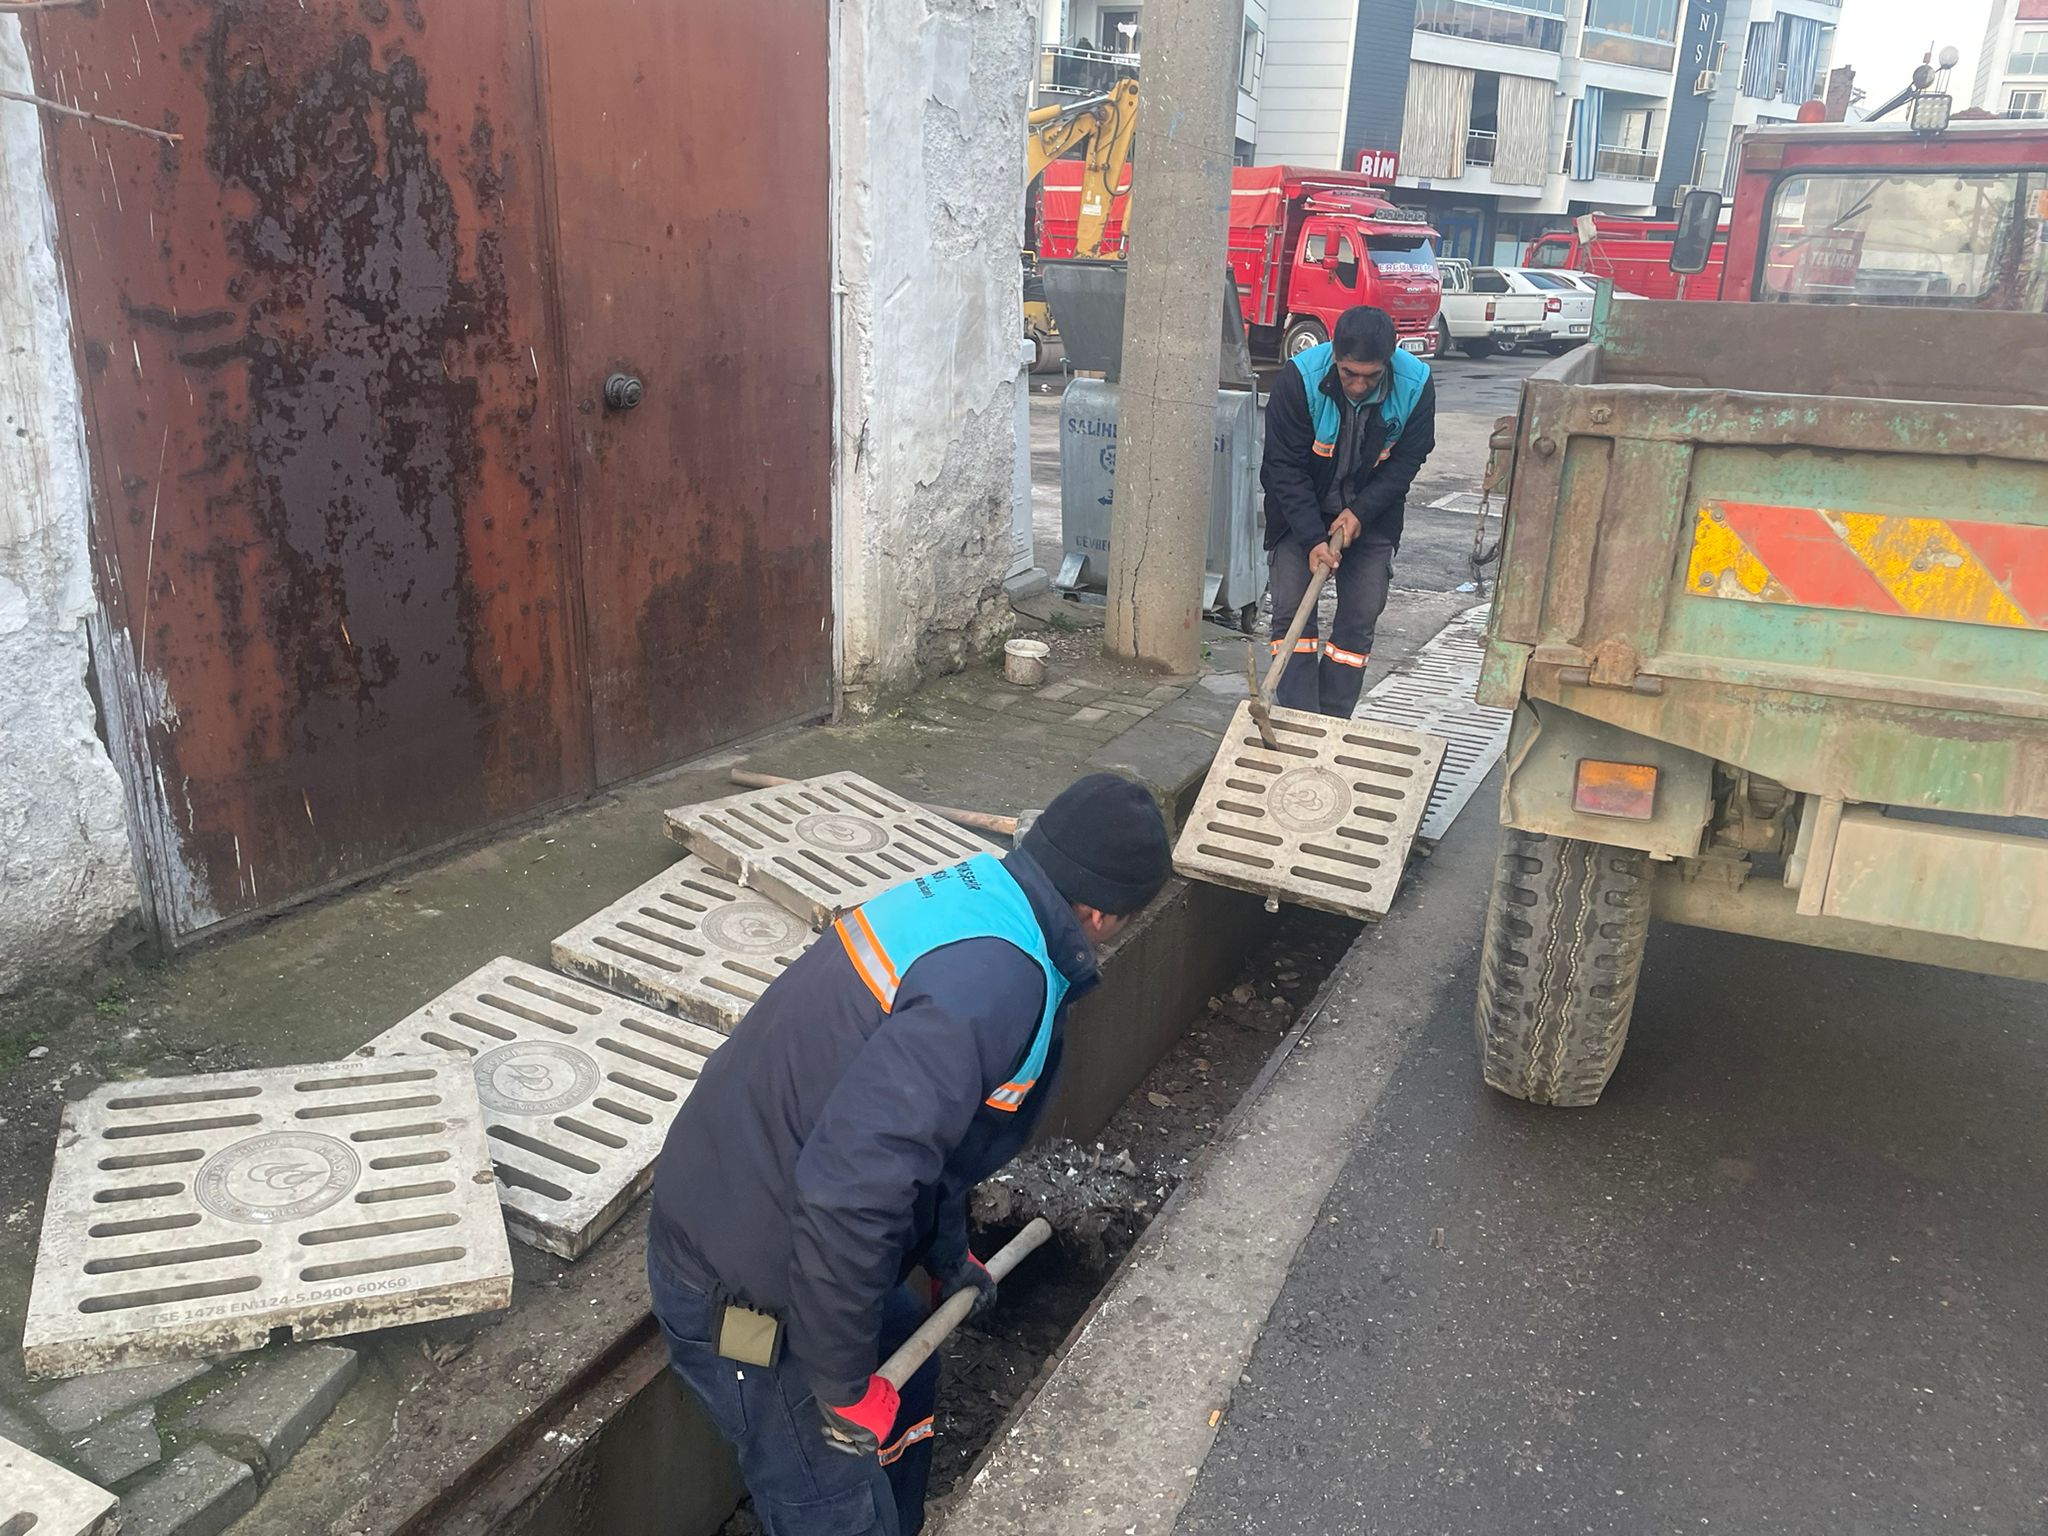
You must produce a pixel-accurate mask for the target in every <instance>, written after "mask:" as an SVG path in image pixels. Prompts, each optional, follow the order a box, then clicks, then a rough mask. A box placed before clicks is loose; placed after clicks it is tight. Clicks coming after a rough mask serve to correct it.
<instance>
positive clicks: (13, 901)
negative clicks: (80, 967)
mask: <svg viewBox="0 0 2048 1536" xmlns="http://www.w3.org/2000/svg"><path fill="white" fill-rule="evenodd" d="M0 86H4V87H6V88H7V89H10V90H18V91H25V90H29V89H30V88H31V85H30V80H29V72H28V62H27V58H26V55H25V54H24V52H23V50H22V43H21V24H20V22H19V21H18V20H16V19H15V18H14V17H11V16H0ZM55 236H56V210H55V209H54V208H53V206H52V205H51V202H50V197H49V190H48V187H47V184H46V183H45V180H44V176H43V138H42V124H41V123H40V121H39V120H38V113H37V111H36V109H35V108H34V107H30V106H24V105H20V104H18V103H13V102H8V103H0V993H4V992H6V991H7V990H8V989H9V988H11V987H14V986H16V985H17V984H19V983H20V982H22V981H23V980H24V979H27V978H33V977H35V976H37V975H39V974H41V973H44V972H46V971H61V970H63V969H65V968H67V967H72V966H75V965H77V964H78V963H79V962H80V961H81V960H83V959H85V958H86V957H87V956H88V955H90V953H91V952H92V950H93V948H94V946H95V945H96V944H97V943H98V942H99V941H100V940H101V939H102V938H103V937H104V936H105V935H106V934H107V933H108V932H109V931H110V930H111V929H112V928H113V927H114V926H115V925H116V924H117V923H119V921H120V920H121V918H122V917H123V916H124V915H126V914H127V913H128V912H130V911H132V910H134V909H135V907H136V904H137V897H136V889H135V875H134V870H133V865H132V863H131V861H130V858H129V851H128V832H127V815H126V808H125V803H124V800H123V797H122V790H121V781H120V779H119V778H118V777H117V776H116V774H115V772H114V765H113V763H112V762H111V761H110V760H109V759H108V757H107V753H106V749H105V748H104V747H103V746H102V745H101V743H100V739H99V737H98V735H97V734H96V731H95V728H94V721H93V701H92V696H91V694H90V693H89V692H88V691H87V685H86V676H87V665H88V652H89V646H88V640H87V632H86V624H87V620H88V617H89V616H90V615H91V614H92V613H93V612H94V609H95V603H94V597H93V589H92V578H91V566H90V561H89V556H88V554H87V549H86V523H87V518H88V514H89V509H90V496H89V491H88V479H87V472H86V458H85V418H84V414H83V407H82V405H81V402H80V398H79V386H78V375H77V372H76V370H75V368H74V366H73V362H72V354H71V316H70V309H69V307H68V305H67V303H66V301H65V296H64V289H63V284H62V280H61V278H60V276H59V271H58V265H57V253H56V247H55V244H54V241H55Z"/></svg>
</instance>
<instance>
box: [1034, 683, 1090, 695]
mask: <svg viewBox="0 0 2048 1536" xmlns="http://www.w3.org/2000/svg"><path fill="white" fill-rule="evenodd" d="M1080 691H1081V685H1080V684H1079V683H1077V682H1074V681H1072V680H1069V681H1067V682H1064V683H1049V684H1047V685H1046V686H1045V687H1043V688H1041V689H1039V690H1038V696H1039V697H1040V698H1041V699H1064V698H1066V697H1067V696H1068V695H1069V694H1074V693H1079V692H1080Z"/></svg>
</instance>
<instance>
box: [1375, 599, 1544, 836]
mask: <svg viewBox="0 0 2048 1536" xmlns="http://www.w3.org/2000/svg"><path fill="white" fill-rule="evenodd" d="M1488 612H1489V610H1488V609H1487V608H1486V607H1485V606H1484V605H1482V606H1480V607H1477V608H1473V609H1470V610H1468V611H1467V612H1465V613H1463V614H1461V615H1459V616H1458V617H1457V618H1456V619H1453V620H1452V621H1451V622H1450V623H1449V624H1447V625H1445V626H1444V628H1443V629H1442V631H1440V632H1439V633H1438V634H1437V635H1436V636H1435V637H1434V638H1433V639H1431V640H1430V641H1429V643H1428V644H1427V645H1425V646H1423V648H1422V649H1421V650H1420V651H1418V652H1417V653H1416V654H1415V655H1414V657H1413V658H1411V659H1410V660H1409V661H1407V662H1404V663H1403V664H1402V665H1401V666H1399V667H1398V668H1396V669H1395V670H1394V671H1393V672H1392V673H1391V674H1389V675H1388V676H1386V677H1384V678H1382V679H1381V680H1380V681H1379V682H1378V683H1376V684H1374V685H1373V688H1372V691H1371V692H1370V693H1368V694H1367V695H1366V696H1365V697H1364V698H1363V699H1361V700H1359V704H1358V709H1357V712H1356V718H1357V719H1359V720H1361V721H1377V722H1380V723H1383V724H1387V725H1394V726H1403V727H1406V728H1408V729H1410V730H1416V731H1427V732H1429V733H1430V734H1431V735H1434V736H1440V737H1442V738H1443V740H1444V748H1445V750H1444V765H1443V772H1442V773H1441V774H1439V775H1438V777H1437V781H1436V787H1435V788H1434V789H1433V790H1432V791H1431V792H1430V796H1429V807H1428V809H1427V810H1426V811H1424V813H1423V817H1422V825H1421V827H1420V828H1419V829H1418V833H1417V835H1418V836H1421V837H1426V838H1429V839H1430V840H1431V841H1436V840H1439V839H1441V838H1442V837H1443V836H1444V834H1445V833H1447V832H1449V831H1450V830H1451V824H1452V823H1453V822H1455V821H1456V820H1457V819H1458V816H1459V814H1460V813H1461V812H1462V811H1463V810H1464V809H1465V807H1466V806H1467V805H1468V804H1470V803H1471V800H1472V796H1473V794H1474V793H1475V792H1476V791H1477V790H1478V788H1479V786H1480V784H1481V783H1482V782H1484V780H1485V778H1486V776H1487V775H1488V774H1489V773H1491V772H1492V771H1493V765H1494V764H1495V763H1497V762H1499V761H1500V757H1501V753H1502V752H1504V751H1506V750H1507V743H1508V728H1509V726H1510V725H1512V724H1513V723H1514V712H1513V711H1512V710H1506V709H1494V708H1492V707H1490V706H1488V705H1485V704H1481V703H1479V702H1478V700H1477V698H1476V697H1475V695H1476V694H1477V693H1478V690H1479V670H1480V667H1481V665H1482V664H1483V663H1484V661H1485V660H1486V622H1487V614H1488Z"/></svg>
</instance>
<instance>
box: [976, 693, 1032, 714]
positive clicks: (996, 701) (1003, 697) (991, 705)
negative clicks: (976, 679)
mask: <svg viewBox="0 0 2048 1536" xmlns="http://www.w3.org/2000/svg"><path fill="white" fill-rule="evenodd" d="M1022 697H1023V695H1022V694H1016V693H992V694H990V695H989V696H988V697H987V698H985V699H983V700H982V701H981V702H982V704H983V706H984V707H985V708H988V709H992V710H996V711H1002V710H1007V709H1014V708H1015V707H1016V705H1017V701H1018V700H1019V699H1020V698H1022Z"/></svg>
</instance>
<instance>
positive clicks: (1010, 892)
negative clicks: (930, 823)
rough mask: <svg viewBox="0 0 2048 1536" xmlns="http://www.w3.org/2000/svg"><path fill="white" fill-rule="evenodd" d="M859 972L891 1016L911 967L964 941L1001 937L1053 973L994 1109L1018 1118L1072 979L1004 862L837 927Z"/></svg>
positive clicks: (916, 884) (987, 861)
mask: <svg viewBox="0 0 2048 1536" xmlns="http://www.w3.org/2000/svg"><path fill="white" fill-rule="evenodd" d="M833 928H834V930H835V931H836V932H837V933H838V935H839V942H840V943H841V944H843V945H845V946H846V953H847V956H848V958H850V959H851V960H852V961H853V968H854V971H855V972H856V973H857V974H858V975H859V976H860V979H861V980H862V981H863V982H865V983H866V984H867V989H868V990H869V991H870V992H872V993H874V994H875V1000H876V1001H877V1002H879V1003H880V1004H881V1005H882V1011H883V1012H884V1013H887V1012H889V1010H890V1009H892V1008H894V1007H895V1006H896V989H897V987H898V985H899V984H900V983H901V982H902V979H903V977H904V976H906V975H908V974H909V972H910V968H911V967H912V966H913V965H915V964H917V962H918V961H919V960H921V959H923V958H924V957H925V956H926V955H928V954H930V953H931V952H932V951H933V950H935V949H943V948H944V947H945V946H946V945H948V944H958V943H959V942H961V940H963V939H1001V940H1003V941H1004V942H1005V943H1008V944H1014V945H1015V946H1016V947H1017V948H1018V949H1021V950H1023V951H1024V953H1025V954H1027V955H1029V956H1030V957H1031V958H1032V959H1033V960H1036V961H1037V962H1038V968H1039V969H1040V970H1041V971H1043V972H1044V973H1045V1011H1044V1013H1043V1014H1041V1015H1040V1016H1039V1020H1038V1032H1037V1033H1036V1034H1035V1035H1033V1036H1032V1037H1031V1049H1030V1050H1029V1051H1027V1052H1026V1053H1025V1055H1024V1064H1023V1065H1022V1066H1021V1067H1019V1068H1018V1069H1017V1073H1016V1075H1015V1076H1014V1077H1012V1078H1011V1079H1010V1081H1009V1082H1007V1083H1005V1084H1003V1086H1002V1087H1000V1088H998V1089H997V1090H996V1091H995V1092H994V1093H992V1094H990V1095H989V1096H988V1099H987V1101H986V1102H987V1104H988V1106H989V1108H991V1109H1000V1110H1004V1111H1007V1112H1008V1113H1011V1114H1015V1113H1016V1112H1017V1110H1018V1109H1019V1108H1020V1107H1021V1106H1022V1105H1023V1103H1024V1097H1025V1095H1026V1094H1028V1093H1030V1092H1031V1090H1032V1088H1033V1086H1034V1085H1036V1083H1037V1082H1038V1077H1039V1074H1040V1073H1041V1072H1043V1071H1044V1070H1045V1057H1046V1053H1047V1052H1048V1051H1049V1050H1051V1049H1052V1021H1053V1020H1054V1018H1056V1017H1057V1016H1058V1014H1059V1011H1060V1004H1061V1003H1062V1002H1064V1001H1065V1000H1066V996H1067V978H1066V977H1065V976H1064V975H1062V974H1061V973H1060V968H1059V967H1058V966H1056V965H1054V964H1053V963H1052V957H1051V956H1050V955H1048V954H1047V953H1046V950H1045V932H1044V930H1043V929H1041V928H1040V927H1039V926H1038V918H1037V916H1036V914H1034V913H1033V912H1032V910H1031V899H1030V898H1029V897H1028V896H1026V895H1025V894H1024V890H1023V887H1021V886H1020V885H1018V884H1017V882H1016V880H1015V879H1013V878H1012V877H1011V875H1010V872H1009V871H1008V870H1007V869H1005V868H1003V866H1002V863H1001V862H1000V861H999V860H997V859H996V858H995V857H993V856H992V855H990V854H986V853H978V854H976V855H975V856H974V857H973V858H971V859H969V860H967V861H966V862H965V863H963V864H954V865H951V866H949V867H948V868H945V869H938V870H933V871H932V872H931V873H930V874H928V875H919V876H918V877H917V878H916V879H915V880H909V881H906V882H904V883H903V884H902V885H899V886H896V887H895V888H893V889H891V890H887V891H884V892H883V893H882V894H881V895H879V896H877V897H876V898H875V899H874V900H873V901H870V902H868V903H866V904H865V905H863V906H860V907H856V908H855V909H854V910H853V911H851V912H849V913H847V914H846V916H844V917H842V918H840V919H839V921H838V922H837V923H835V924H833Z"/></svg>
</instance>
